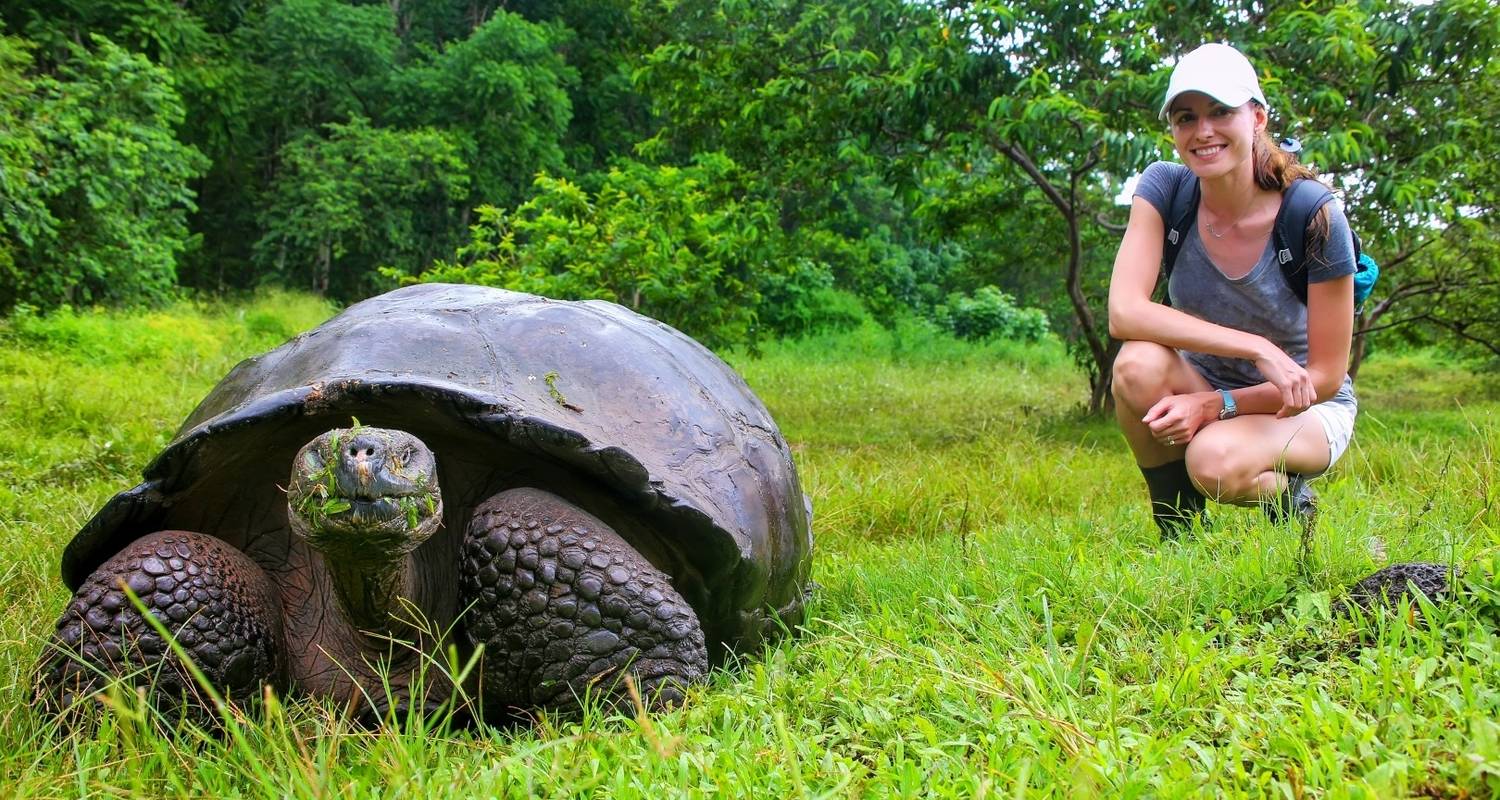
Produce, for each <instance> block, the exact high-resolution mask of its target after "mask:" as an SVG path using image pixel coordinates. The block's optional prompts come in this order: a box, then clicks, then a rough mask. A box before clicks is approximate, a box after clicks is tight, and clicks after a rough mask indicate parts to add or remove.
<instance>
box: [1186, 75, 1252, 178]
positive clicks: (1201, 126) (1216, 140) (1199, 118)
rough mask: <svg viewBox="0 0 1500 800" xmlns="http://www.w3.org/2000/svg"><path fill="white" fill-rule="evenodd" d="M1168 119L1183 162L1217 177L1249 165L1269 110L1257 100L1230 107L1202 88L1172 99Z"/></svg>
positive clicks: (1197, 172) (1203, 175)
mask: <svg viewBox="0 0 1500 800" xmlns="http://www.w3.org/2000/svg"><path fill="white" fill-rule="evenodd" d="M1167 123H1168V125H1170V126H1171V129H1172V141H1173V143H1174V144H1176V146H1177V155H1178V156H1179V157H1181V158H1182V163H1184V164H1186V165H1187V166H1188V168H1189V169H1191V170H1192V171H1193V174H1194V175H1197V176H1198V177H1199V178H1217V177H1220V176H1222V175H1227V174H1229V173H1231V172H1233V171H1234V170H1236V169H1242V168H1249V166H1250V156H1251V152H1252V149H1253V145H1254V142H1255V137H1257V136H1259V135H1260V132H1261V131H1262V130H1264V129H1265V127H1266V110H1265V109H1264V108H1261V107H1260V105H1259V104H1258V103H1255V102H1253V101H1247V102H1246V103H1245V104H1244V105H1242V106H1239V107H1237V108H1230V107H1229V106H1226V105H1224V104H1223V103H1220V102H1219V101H1217V100H1215V99H1213V98H1212V97H1209V96H1208V95H1206V94H1203V93H1202V92H1186V93H1184V94H1183V95H1181V96H1179V97H1178V98H1177V99H1175V100H1173V101H1172V109H1171V111H1170V112H1168V114H1167Z"/></svg>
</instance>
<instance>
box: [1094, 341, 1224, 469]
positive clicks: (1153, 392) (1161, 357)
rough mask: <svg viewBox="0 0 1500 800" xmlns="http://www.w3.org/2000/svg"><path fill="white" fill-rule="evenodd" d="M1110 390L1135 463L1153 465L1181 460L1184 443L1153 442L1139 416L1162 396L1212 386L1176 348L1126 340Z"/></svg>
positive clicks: (1202, 390) (1204, 389) (1117, 358)
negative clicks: (1169, 444) (1173, 444)
mask: <svg viewBox="0 0 1500 800" xmlns="http://www.w3.org/2000/svg"><path fill="white" fill-rule="evenodd" d="M1112 386H1113V392H1114V397H1115V418H1116V419H1118V420H1119V421H1120V431H1121V432H1122V433H1124V434H1125V441H1126V442H1127V443H1128V444H1129V445H1130V451H1131V452H1132V453H1134V454H1135V463H1137V464H1139V465H1140V466H1142V467H1155V466H1158V465H1161V464H1166V463H1169V462H1172V461H1181V460H1182V457H1183V450H1184V445H1180V444H1179V445H1176V446H1173V447H1168V446H1166V445H1164V444H1161V443H1159V442H1157V441H1156V439H1155V437H1153V436H1152V434H1151V429H1150V428H1149V427H1147V425H1146V423H1144V422H1142V421H1141V418H1142V417H1144V416H1146V412H1147V411H1149V410H1151V407H1152V406H1154V405H1156V402H1157V401H1158V400H1160V399H1162V398H1163V397H1167V396H1168V395H1174V394H1187V393H1188V392H1206V391H1208V390H1210V389H1212V388H1213V387H1212V386H1209V385H1208V381H1206V380H1204V378H1203V376H1202V375H1199V374H1198V372H1197V370H1194V369H1193V368H1192V366H1190V365H1189V364H1188V363H1187V362H1186V361H1184V360H1183V358H1182V356H1180V355H1178V354H1177V351H1176V350H1173V349H1172V348H1170V347H1166V346H1164V345H1159V344H1157V343H1155V342H1126V343H1125V344H1124V345H1123V346H1121V347H1120V352H1119V353H1118V354H1117V355H1116V356H1115V366H1114V381H1113V384H1112Z"/></svg>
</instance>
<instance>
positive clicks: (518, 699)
mask: <svg viewBox="0 0 1500 800" xmlns="http://www.w3.org/2000/svg"><path fill="white" fill-rule="evenodd" d="M461 587H462V594H461V601H462V602H463V604H464V605H465V607H467V608H468V611H467V614H466V616H465V626H466V630H467V632H468V635H469V638H470V640H471V641H472V642H473V643H474V644H476V645H483V646H484V662H483V664H484V666H483V669H482V674H483V679H484V686H483V688H482V696H483V697H484V699H485V701H486V702H487V703H490V704H497V703H498V704H499V705H500V706H501V707H502V708H504V709H512V708H533V707H538V706H542V707H568V706H572V705H574V704H575V703H576V702H577V698H581V697H583V696H585V694H586V693H592V694H594V695H596V696H598V695H600V694H605V695H608V696H612V697H615V698H618V697H619V696H620V693H621V692H623V690H624V684H623V681H622V680H621V679H622V677H623V676H624V675H625V674H626V673H629V674H631V675H633V676H634V679H635V682H636V685H637V687H638V688H639V689H640V692H641V696H642V697H643V698H644V699H645V700H646V701H647V702H652V703H658V704H659V703H676V702H679V701H681V699H682V689H683V687H684V686H686V685H687V684H689V683H693V682H695V681H699V680H702V679H703V677H704V676H705V675H706V674H707V673H708V651H707V649H706V648H705V647H704V643H703V629H702V628H701V627H700V626H699V623H698V617H697V615H696V614H694V613H693V610H692V607H690V606H689V605H688V604H687V603H686V602H685V601H684V600H683V599H682V596H681V595H679V594H678V593H677V590H675V589H674V588H672V583H671V580H670V579H669V578H668V577H667V576H666V575H665V574H663V573H662V572H661V571H660V570H658V569H656V568H655V567H653V566H652V565H651V564H650V562H648V561H647V560H646V559H645V558H643V557H642V556H641V555H640V554H639V553H637V552H636V551H635V549H634V548H632V547H631V546H630V545H629V543H627V542H626V541H625V540H624V539H622V538H621V537H620V535H619V534H617V533H615V532H614V531H613V530H611V529H610V528H609V527H608V526H606V525H605V524H604V523H603V522H600V521H599V520H598V519H597V518H595V517H594V516H592V515H590V514H588V513H587V512H585V511H583V510H581V509H579V508H577V507H576V506H574V505H572V504H571V503H569V502H567V501H566V500H563V499H562V498H560V497H558V496H556V495H553V494H550V493H548V492H544V491H541V490H538V489H512V490H510V491H506V492H502V493H500V494H498V495H495V496H494V497H492V498H490V499H489V500H487V501H485V502H484V503H482V504H481V505H480V506H479V507H478V508H476V509H475V510H474V517H473V519H472V520H471V521H470V523H469V529H468V533H467V536H466V537H465V543H464V556H463V564H462V578H461ZM492 707H493V706H492Z"/></svg>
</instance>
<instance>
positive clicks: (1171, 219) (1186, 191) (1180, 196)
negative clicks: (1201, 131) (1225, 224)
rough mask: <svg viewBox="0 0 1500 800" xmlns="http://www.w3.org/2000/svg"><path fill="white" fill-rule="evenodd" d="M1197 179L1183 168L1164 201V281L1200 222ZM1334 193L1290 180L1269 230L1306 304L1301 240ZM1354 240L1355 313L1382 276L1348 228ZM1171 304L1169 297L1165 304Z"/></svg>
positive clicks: (1278, 257)
mask: <svg viewBox="0 0 1500 800" xmlns="http://www.w3.org/2000/svg"><path fill="white" fill-rule="evenodd" d="M1200 192H1201V190H1200V188H1199V186H1198V176H1196V175H1194V174H1193V173H1192V171H1190V170H1186V169H1184V170H1182V172H1181V174H1180V175H1179V176H1178V178H1177V185H1176V186H1174V187H1173V188H1172V197H1171V198H1170V202H1169V203H1168V212H1167V216H1166V221H1167V240H1166V243H1165V246H1164V248H1163V249H1162V273H1163V275H1164V283H1165V281H1168V280H1171V279H1172V265H1173V264H1174V263H1176V261H1177V253H1178V252H1179V251H1180V250H1182V242H1183V239H1185V238H1186V233H1187V231H1189V230H1191V229H1192V226H1193V225H1194V224H1196V222H1197V220H1198V199H1199V196H1200ZM1332 199H1333V192H1332V191H1330V190H1329V188H1328V187H1327V186H1324V185H1323V184H1322V183H1321V182H1319V181H1315V180H1312V179H1310V178H1298V179H1297V180H1295V181H1292V185H1291V186H1289V187H1287V189H1286V191H1285V192H1283V193H1282V200H1281V210H1280V211H1277V212H1276V224H1275V225H1274V226H1273V227H1272V228H1271V237H1272V239H1274V240H1275V243H1276V261H1277V262H1278V263H1279V264H1280V265H1281V275H1282V277H1284V278H1286V283H1287V286H1289V287H1291V289H1292V293H1293V294H1295V295H1297V299H1298V300H1301V301H1302V304H1303V305H1307V252H1306V246H1305V241H1304V240H1305V239H1306V237H1307V226H1308V223H1310V222H1312V218H1313V215H1314V214H1316V213H1318V209H1320V208H1322V207H1323V206H1324V204H1326V203H1327V202H1328V201H1329V200H1332ZM1349 232H1350V234H1351V235H1352V236H1353V237H1354V309H1355V310H1356V311H1358V310H1359V307H1360V306H1361V305H1363V304H1364V302H1365V298H1367V297H1369V296H1370V292H1371V291H1373V290H1374V288H1375V281H1376V279H1378V278H1379V277H1380V267H1379V265H1377V264H1376V263H1375V259H1373V258H1371V257H1370V255H1369V254H1368V253H1366V252H1364V250H1363V249H1362V248H1361V247H1360V243H1359V234H1357V233H1354V231H1353V229H1352V228H1351V229H1350V231H1349ZM1166 301H1167V302H1170V299H1169V298H1168V299H1167V300H1166Z"/></svg>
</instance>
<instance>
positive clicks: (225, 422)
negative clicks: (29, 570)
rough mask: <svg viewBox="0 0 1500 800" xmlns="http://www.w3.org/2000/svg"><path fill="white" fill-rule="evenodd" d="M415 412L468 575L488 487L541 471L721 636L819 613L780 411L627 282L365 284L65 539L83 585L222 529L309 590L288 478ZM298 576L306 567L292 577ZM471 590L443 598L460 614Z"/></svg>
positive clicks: (450, 536)
mask: <svg viewBox="0 0 1500 800" xmlns="http://www.w3.org/2000/svg"><path fill="white" fill-rule="evenodd" d="M352 420H358V422H359V423H360V424H365V425H372V426H379V427H386V428H399V429H402V430H406V431H408V432H410V433H412V434H414V435H416V436H418V437H419V438H421V439H422V440H423V441H424V442H426V443H427V445H428V446H429V447H430V448H432V450H433V452H434V453H435V454H436V456H437V462H438V470H439V483H440V485H441V487H442V491H443V496H444V505H445V515H444V529H443V531H442V532H440V533H439V534H438V535H436V536H434V537H433V538H432V539H431V540H429V541H428V542H427V543H426V544H424V545H422V547H421V549H420V550H419V551H418V552H417V553H416V556H417V563H418V568H419V569H422V570H432V571H434V572H433V574H435V575H438V576H445V575H446V573H448V572H451V573H453V575H454V576H455V578H454V580H453V581H447V580H446V578H444V580H443V582H441V583H439V584H438V585H456V575H457V563H458V559H459V554H458V551H459V546H460V540H461V539H462V536H463V531H464V528H465V524H466V523H467V520H468V517H469V515H470V513H471V511H472V509H473V507H474V506H475V505H476V504H477V503H480V502H482V501H483V500H484V499H485V498H486V497H488V496H490V495H491V494H493V493H494V492H496V491H500V490H503V489H505V488H510V487H515V486H536V487H539V488H544V489H546V490H548V491H551V492H553V493H555V494H558V495H561V496H563V497H564V498H566V499H568V500H569V501H571V502H573V503H575V504H577V505H579V506H580V507H582V508H584V509H586V510H587V511H589V512H590V513H592V514H594V515H595V516H597V517H599V518H600V519H602V520H604V521H605V522H606V523H608V524H610V525H611V526H612V527H614V528H615V530H616V531H617V532H619V533H620V535H621V536H623V537H625V539H626V540H627V541H629V542H630V543H631V544H632V545H633V546H634V547H635V548H636V549H637V550H638V551H639V552H640V553H641V554H642V555H643V556H645V557H646V558H647V559H648V560H650V561H651V562H652V563H653V564H654V565H656V566H657V567H658V568H660V569H662V570H663V571H664V572H666V573H667V574H668V575H670V576H672V579H673V582H674V585H675V586H676V587H677V589H678V591H679V592H680V593H681V594H682V595H683V597H684V598H685V599H686V600H687V601H688V602H689V603H691V604H692V605H693V607H694V610H695V611H696V612H697V614H698V616H699V619H700V622H701V623H702V625H703V629H704V633H705V635H706V636H707V638H708V641H709V642H710V652H711V655H713V656H715V657H716V658H717V657H719V656H722V654H723V652H725V649H726V648H728V649H736V650H738V649H744V648H747V647H753V646H756V645H757V644H758V643H759V642H761V641H762V640H764V639H765V638H767V637H774V636H775V635H776V634H777V632H778V631H780V630H782V629H783V626H791V625H795V624H796V623H798V622H799V621H800V620H801V616H802V606H803V600H804V595H805V593H806V591H807V587H808V585H809V584H808V573H809V568H810V556H811V551H812V533H811V507H810V505H809V503H808V501H807V498H806V496H805V495H804V494H803V493H802V490H801V488H800V485H799V483H798V480H797V472H796V468H795V466H794V465H793V462H792V457H791V452H790V450H789V448H788V447H787V443H786V441H785V439H783V438H782V436H781V434H780V432H779V431H778V430H777V428H776V424H775V423H774V422H773V421H772V419H771V416H770V414H769V412H768V411H767V410H766V408H765V406H764V405H763V404H762V403H761V402H760V400H759V399H758V398H757V397H756V396H755V395H754V394H753V393H752V392H751V391H750V388H749V387H748V386H747V385H746V384H745V382H744V380H742V379H741V378H740V377H739V376H738V375H737V374H736V373H735V372H734V371H733V370H732V369H730V368H729V367H728V365H726V364H725V363H724V362H723V361H721V360H720V359H719V358H717V357H716V356H714V354H713V353H711V352H709V351H708V350H707V349H705V348H704V347H702V346H701V345H699V344H698V343H697V342H694V341H693V340H692V339H690V338H688V337H687V336H685V335H683V334H681V333H679V332H678V331H676V330H674V329H672V328H671V327H668V326H667V325H664V324H662V323H660V322H656V321H654V320H651V319H648V318H647V317H644V316H641V315H639V314H636V313H635V312H633V311H630V310H628V309H626V308H624V307H621V306H619V305H615V304H613V303H608V302H603V301H598V300H590V301H586V302H570V301H559V300H550V299H547V298H543V297H537V296H534V295H527V294H521V293H517V292H510V291H505V290H501V289H494V288H488V287H479V286H461V285H447V284H420V285H415V286H409V287H405V288H402V289H398V290H396V291H393V292H390V293H387V294H384V295H381V296H378V297H374V298H371V299H369V300H365V301H363V302H360V303H358V304H355V305H353V306H351V307H349V308H348V309H346V310H345V311H343V312H342V313H340V314H339V315H337V316H336V317H334V318H333V319H331V320H329V321H328V322H326V323H324V324H323V325H320V326H319V327H317V328H315V329H313V330H311V331H308V332H306V333H304V334H301V335H299V336H297V337H295V338H294V339H292V340H291V341H289V342H287V343H286V344H283V345H282V346H280V347H278V348H276V349H275V350H272V351H270V352H268V353H265V354H264V355H260V356H256V357H253V358H250V359H247V360H245V361H244V362H242V363H240V364H239V365H238V366H236V367H235V368H234V369H233V370H232V371H231V372H230V373H229V375H228V376H227V377H225V378H224V380H223V381H221V382H220V383H219V384H218V385H217V386H216V387H215V388H214V389H213V390H212V391H211V392H210V393H209V395H208V396H207V397H206V398H204V400H203V401H202V402H201V403H200V404H199V405H198V407H197V409H195V410H194V411H193V413H192V414H191V415H190V416H189V417H188V418H187V420H186V421H185V422H184V423H183V424H182V427H181V428H180V429H179V430H178V432H177V434H176V436H174V437H173V439H172V442H171V443H170V444H168V445H167V447H166V449H165V450H163V451H162V452H161V454H160V455H158V456H157V457H156V458H155V460H153V461H152V462H151V464H150V465H149V466H147V468H146V470H145V473H144V475H143V477H144V481H143V482H142V483H141V484H139V485H138V486H136V487H134V488H132V489H129V490H126V491H123V492H121V493H119V494H117V495H115V496H114V498H113V499H111V500H110V501H109V502H108V503H106V504H105V505H104V507H103V508H102V509H100V510H99V512H98V513H97V514H95V515H94V517H93V518H92V519H91V520H89V522H88V523H87V524H85V525H84V526H83V528H82V529H81V530H80V531H79V532H78V534H77V535H76V536H74V538H73V540H72V541H71V542H70V543H69V544H68V546H67V548H66V549H65V551H64V553H63V558H62V577H63V580H64V581H65V582H66V583H67V585H68V587H69V588H70V589H76V588H77V587H78V586H79V585H80V584H81V583H82V582H83V581H84V579H85V578H86V577H87V576H88V575H89V573H90V572H92V571H93V570H94V569H95V568H97V567H98V566H99V565H100V564H101V563H103V562H104V561H105V560H106V559H108V558H109V557H110V556H112V555H113V554H114V553H116V552H117V551H119V550H120V549H122V548H123V547H125V546H126V545H128V544H129V543H130V542H131V541H134V540H135V539H137V538H139V537H141V536H143V535H145V534H148V533H150V532H152V531H156V530H163V529H181V530H195V531H200V532H202V533H208V534H212V535H214V536H217V537H218V538H221V539H223V540H225V541H227V542H229V543H230V544H231V545H233V546H234V547H236V548H238V549H240V550H241V551H243V552H245V553H246V554H248V555H249V556H250V557H251V558H252V559H254V560H255V561H256V562H257V563H259V564H260V565H261V566H262V567H263V568H265V569H266V570H267V571H268V573H270V574H271V576H272V577H273V580H277V581H278V582H279V583H282V584H283V585H284V588H283V602H284V605H285V606H286V607H287V611H288V614H297V613H317V610H316V609H305V608H300V607H299V605H298V604H299V603H303V602H315V600H313V599H312V596H311V595H306V596H299V595H298V594H297V592H296V591H295V587H296V586H299V585H305V584H306V581H304V580H299V572H302V571H305V570H306V569H307V564H308V561H307V558H306V552H305V550H303V549H302V546H301V545H300V544H299V543H298V542H296V541H294V540H293V537H292V536H291V534H290V532H289V530H288V527H287V519H286V516H287V511H286V497H285V492H284V488H283V487H285V486H286V483H287V476H288V472H289V469H290V465H291V463H292V458H293V456H294V455H295V454H296V452H297V450H298V448H300V447H301V446H302V445H303V444H305V443H306V442H307V441H308V440H310V439H311V438H312V437H314V436H316V435H318V434H319V433H322V432H323V431H326V430H329V429H331V428H336V427H343V426H348V425H350V424H351V421H352ZM288 587H290V588H288ZM453 594H454V595H455V597H453V598H447V599H446V601H444V602H442V603H439V604H438V605H437V607H436V608H434V609H431V611H432V613H435V614H437V615H438V617H439V620H438V622H440V623H442V622H445V621H450V620H452V619H456V618H457V611H458V609H457V608H456V605H457V598H456V594H457V592H456V591H454V592H453Z"/></svg>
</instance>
